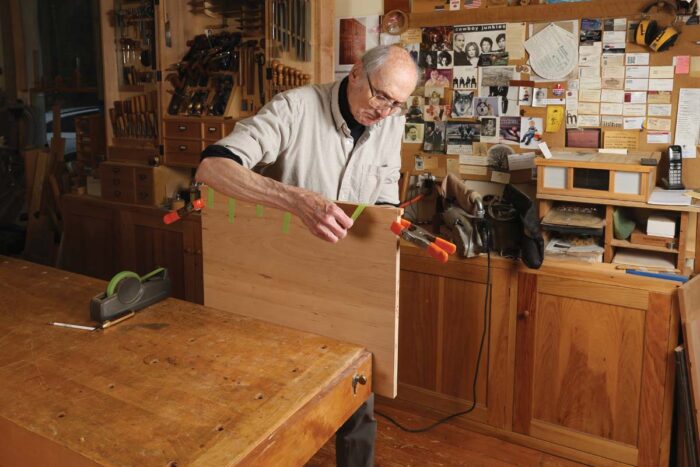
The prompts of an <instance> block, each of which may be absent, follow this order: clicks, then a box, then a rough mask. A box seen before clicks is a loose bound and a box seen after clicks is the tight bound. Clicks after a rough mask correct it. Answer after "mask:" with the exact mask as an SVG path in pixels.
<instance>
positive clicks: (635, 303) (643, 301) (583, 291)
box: [538, 276, 649, 310]
mask: <svg viewBox="0 0 700 467" xmlns="http://www.w3.org/2000/svg"><path fill="white" fill-rule="evenodd" d="M538 285H539V288H538V293H543V294H549V295H558V296H560V297H566V298H578V299H581V300H586V301H590V302H598V303H606V304H609V305H616V306H617V305H619V304H620V303H624V304H625V306H626V307H629V308H637V309H639V310H646V309H647V306H648V301H649V298H648V297H649V294H648V293H647V292H645V291H641V290H636V289H630V288H627V287H617V286H614V285H604V284H591V283H588V282H583V281H579V280H575V279H569V278H562V277H553V276H542V277H541V278H540V282H539V284H538Z"/></svg>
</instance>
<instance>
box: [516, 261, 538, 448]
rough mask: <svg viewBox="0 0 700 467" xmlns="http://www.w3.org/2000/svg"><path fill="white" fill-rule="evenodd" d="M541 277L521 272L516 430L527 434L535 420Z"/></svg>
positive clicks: (517, 336)
mask: <svg viewBox="0 0 700 467" xmlns="http://www.w3.org/2000/svg"><path fill="white" fill-rule="evenodd" d="M537 280H538V276H537V275H535V274H526V273H519V274H518V308H517V310H518V311H517V315H516V319H517V322H516V341H515V387H516V390H515V395H514V397H513V411H514V414H513V431H517V432H519V433H523V434H526V435H527V434H529V433H530V420H531V419H532V397H533V394H532V381H533V372H534V365H535V361H534V358H535V355H534V352H535V350H534V343H535V326H534V323H535V318H536V317H537Z"/></svg>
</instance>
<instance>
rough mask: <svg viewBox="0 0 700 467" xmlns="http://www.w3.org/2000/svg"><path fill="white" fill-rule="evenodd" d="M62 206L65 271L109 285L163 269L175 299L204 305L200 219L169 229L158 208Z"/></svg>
mask: <svg viewBox="0 0 700 467" xmlns="http://www.w3.org/2000/svg"><path fill="white" fill-rule="evenodd" d="M63 206H64V212H65V216H66V219H65V225H66V233H65V238H64V250H63V261H62V265H61V266H62V267H63V268H64V269H67V270H69V271H72V272H77V273H80V274H85V275H88V276H93V277H99V278H101V279H110V278H111V277H112V276H113V275H114V274H116V273H117V272H119V271H123V270H128V271H134V272H136V273H138V274H145V273H147V272H150V271H152V270H153V269H155V268H156V267H159V266H162V267H166V268H168V272H169V274H170V277H171V280H172V283H173V296H174V297H176V298H182V299H184V300H189V301H192V302H195V303H203V302H204V299H203V296H204V293H203V287H202V233H201V230H202V228H201V219H200V217H199V215H196V214H193V215H190V216H188V217H186V218H185V219H183V220H180V221H178V222H176V223H174V224H171V225H165V224H163V220H162V218H163V214H164V213H165V211H163V210H162V209H159V208H155V207H145V206H136V205H130V204H123V203H115V202H110V201H105V200H103V199H101V198H95V197H92V196H75V195H65V196H64V197H63Z"/></svg>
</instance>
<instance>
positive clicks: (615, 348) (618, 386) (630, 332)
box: [532, 291, 644, 454]
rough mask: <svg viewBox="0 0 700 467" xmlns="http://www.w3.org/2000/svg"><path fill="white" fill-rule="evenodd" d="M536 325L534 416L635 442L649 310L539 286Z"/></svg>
mask: <svg viewBox="0 0 700 467" xmlns="http://www.w3.org/2000/svg"><path fill="white" fill-rule="evenodd" d="M535 327H536V329H535V338H534V340H535V343H534V355H533V358H534V361H535V365H534V373H533V386H532V390H533V399H532V400H533V402H532V418H533V419H536V420H541V421H544V422H548V423H551V424H553V425H560V426H562V427H565V428H568V429H570V430H573V431H577V432H581V433H587V434H590V435H593V436H596V437H600V438H601V439H607V440H613V441H618V442H621V443H625V444H628V445H631V446H635V445H636V443H637V436H638V426H639V421H640V420H639V417H640V415H639V410H638V407H639V401H640V387H639V381H640V379H641V375H642V354H643V349H644V312H642V311H639V310H635V309H632V308H624V307H616V306H612V305H604V304H600V303H596V304H595V306H593V304H592V303H591V302H590V301H585V300H581V299H575V298H564V297H558V296H552V295H547V294H545V293H542V292H541V291H539V293H538V298H537V317H536V321H535ZM599 454H600V453H599Z"/></svg>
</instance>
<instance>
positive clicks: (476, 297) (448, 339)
mask: <svg viewBox="0 0 700 467" xmlns="http://www.w3.org/2000/svg"><path fill="white" fill-rule="evenodd" d="M485 292H486V284H477V283H473V282H466V281H459V280H455V279H446V280H445V307H444V314H445V319H444V321H443V331H442V333H443V336H444V337H443V342H442V347H443V352H442V360H443V364H442V375H441V376H442V378H441V379H442V385H441V392H442V393H444V394H448V395H451V396H455V397H459V398H460V399H464V400H467V401H469V402H472V385H473V381H474V372H475V370H476V365H477V356H478V354H479V343H480V341H481V333H482V331H483V328H484V324H485V323H484V319H485V317H484V299H485ZM488 348H489V345H488V339H487V340H486V342H485V343H484V351H483V352H482V354H481V359H480V364H479V366H480V372H479V376H478V379H477V385H476V394H477V397H476V402H477V403H478V404H480V405H486V401H487V398H486V389H487V384H486V382H487V379H488V374H489V373H488V371H487V368H488V354H489V352H488Z"/></svg>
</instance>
